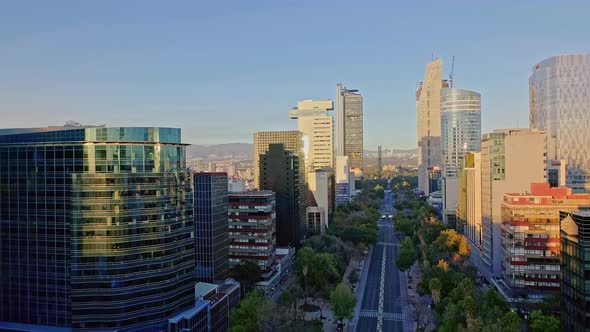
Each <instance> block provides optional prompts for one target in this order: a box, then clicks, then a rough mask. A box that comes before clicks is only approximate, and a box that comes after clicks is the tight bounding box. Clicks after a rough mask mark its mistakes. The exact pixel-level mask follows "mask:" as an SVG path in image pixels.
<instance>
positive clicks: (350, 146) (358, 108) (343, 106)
mask: <svg viewBox="0 0 590 332" xmlns="http://www.w3.org/2000/svg"><path fill="white" fill-rule="evenodd" d="M336 98H337V100H336V108H337V115H338V119H337V120H338V138H337V144H338V145H337V155H338V156H348V161H349V163H350V168H358V169H360V170H362V169H363V96H362V95H361V94H360V93H358V90H350V89H347V88H345V87H343V86H342V84H340V83H338V84H337V85H336Z"/></svg>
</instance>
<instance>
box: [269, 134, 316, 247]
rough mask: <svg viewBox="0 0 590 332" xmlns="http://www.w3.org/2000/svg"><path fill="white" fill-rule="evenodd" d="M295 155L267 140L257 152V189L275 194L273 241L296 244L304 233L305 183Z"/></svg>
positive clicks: (305, 221)
mask: <svg viewBox="0 0 590 332" xmlns="http://www.w3.org/2000/svg"><path fill="white" fill-rule="evenodd" d="M300 165H301V160H300V159H299V156H298V155H296V154H293V153H291V152H289V151H288V150H286V149H285V148H284V146H283V144H270V146H269V149H268V151H266V153H264V154H261V155H260V189H262V190H272V191H274V192H275V194H276V202H277V203H276V212H277V243H278V245H279V246H283V247H296V248H299V246H301V243H302V242H303V240H304V239H305V236H306V233H307V217H306V209H307V185H306V183H305V180H304V179H303V178H302V177H301V176H302V174H301V172H300V169H299V167H300Z"/></svg>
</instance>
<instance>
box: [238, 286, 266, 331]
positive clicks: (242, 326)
mask: <svg viewBox="0 0 590 332" xmlns="http://www.w3.org/2000/svg"><path fill="white" fill-rule="evenodd" d="M263 304H264V296H263V294H262V292H260V291H253V292H250V293H248V294H246V296H245V297H244V298H243V299H242V300H241V301H240V304H238V306H237V307H235V308H234V309H233V310H232V312H231V314H230V319H229V326H230V331H231V332H257V331H260V330H261V327H262V326H261V325H262V322H261V320H260V308H262V305H263Z"/></svg>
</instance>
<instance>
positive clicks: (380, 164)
mask: <svg viewBox="0 0 590 332" xmlns="http://www.w3.org/2000/svg"><path fill="white" fill-rule="evenodd" d="M377 154H378V157H377V168H378V169H377V176H378V177H379V178H382V177H383V160H382V159H381V145H379V146H378V147H377Z"/></svg>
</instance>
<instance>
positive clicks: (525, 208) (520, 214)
mask: <svg viewBox="0 0 590 332" xmlns="http://www.w3.org/2000/svg"><path fill="white" fill-rule="evenodd" d="M584 208H586V209H588V208H590V194H572V189H571V188H567V187H559V188H558V187H553V188H552V187H550V186H549V184H548V183H532V184H531V190H530V193H522V194H521V193H515V194H511V193H507V194H504V199H503V202H502V209H501V210H502V277H503V279H504V282H506V284H508V286H510V287H511V289H512V290H513V292H514V293H515V294H520V295H528V294H532V293H545V292H551V291H552V292H557V291H559V286H560V285H559V283H560V275H561V274H560V268H559V264H560V261H559V257H560V256H559V255H560V254H559V252H560V244H559V243H560V240H559V238H560V236H559V225H560V220H561V219H560V211H577V210H580V209H584Z"/></svg>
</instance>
